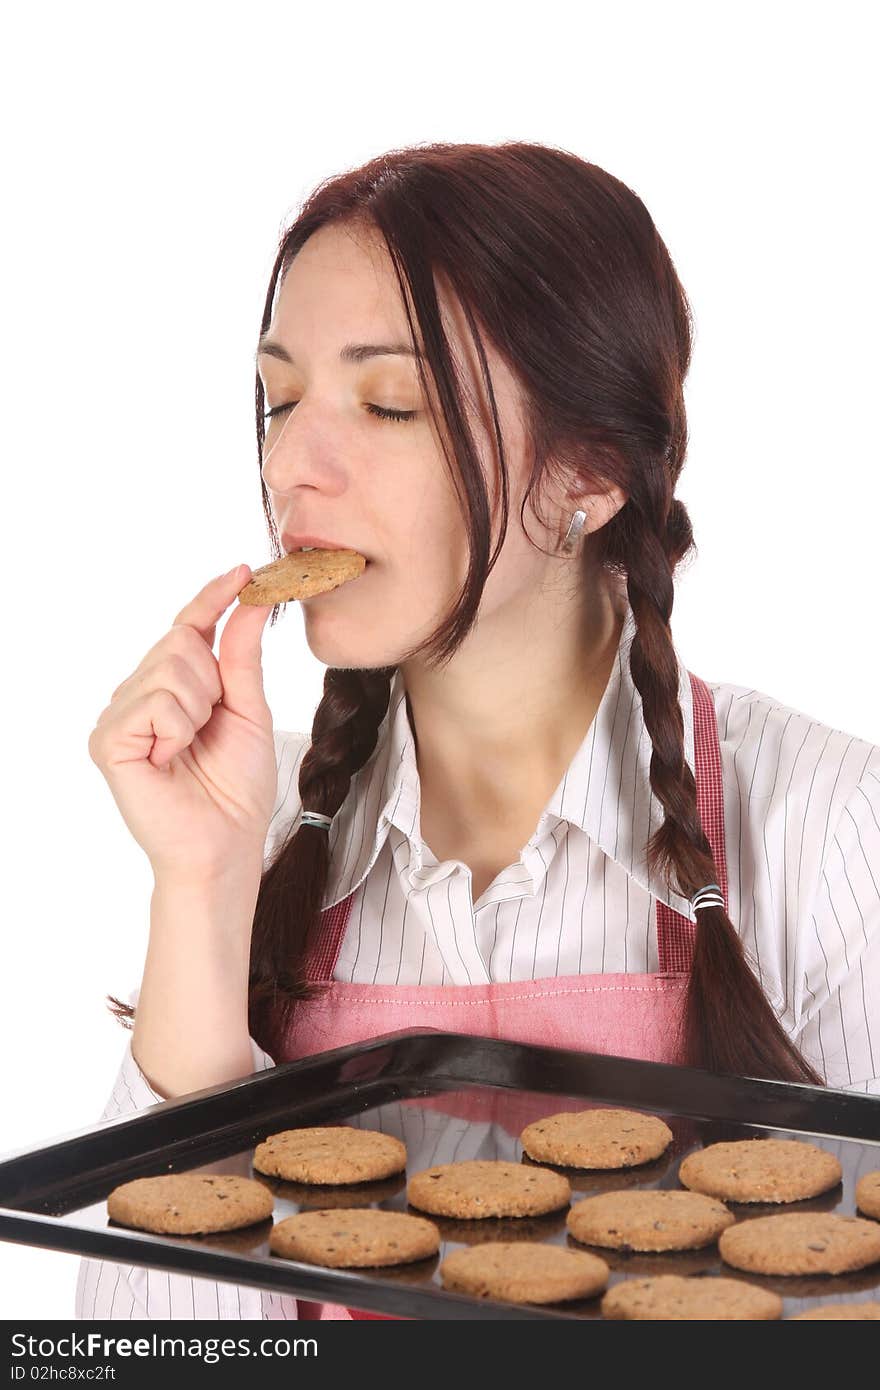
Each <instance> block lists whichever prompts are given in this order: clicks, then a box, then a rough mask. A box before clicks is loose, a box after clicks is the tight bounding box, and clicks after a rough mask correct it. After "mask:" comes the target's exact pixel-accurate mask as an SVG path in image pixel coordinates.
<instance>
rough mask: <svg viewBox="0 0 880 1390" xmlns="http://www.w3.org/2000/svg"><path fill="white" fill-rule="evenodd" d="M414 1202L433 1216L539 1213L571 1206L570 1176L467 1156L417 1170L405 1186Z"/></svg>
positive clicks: (411, 1201)
mask: <svg viewBox="0 0 880 1390" xmlns="http://www.w3.org/2000/svg"><path fill="white" fill-rule="evenodd" d="M406 1195H407V1197H408V1199H409V1201H410V1203H411V1204H412V1205H413V1206H414V1207H418V1208H419V1210H420V1211H429V1212H431V1214H432V1215H435V1216H459V1217H465V1216H466V1217H471V1218H473V1217H483V1216H540V1215H541V1214H542V1212H545V1211H558V1210H559V1208H560V1207H565V1206H568V1203H569V1201H570V1199H571V1187H570V1185H569V1182H568V1179H567V1178H564V1177H562V1175H561V1174H560V1173H551V1172H550V1170H549V1169H547V1168H526V1167H524V1166H523V1164H521V1163H505V1162H504V1161H502V1160H497V1161H496V1160H493V1159H479V1158H476V1159H467V1160H465V1162H463V1163H439V1164H437V1165H436V1166H435V1167H433V1168H425V1169H424V1170H423V1171H422V1172H421V1173H415V1174H414V1175H413V1177H411V1178H410V1180H409V1182H408V1183H407V1187H406Z"/></svg>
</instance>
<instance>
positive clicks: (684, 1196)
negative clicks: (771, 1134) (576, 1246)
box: [566, 1188, 736, 1250]
mask: <svg viewBox="0 0 880 1390" xmlns="http://www.w3.org/2000/svg"><path fill="white" fill-rule="evenodd" d="M735 1220H736V1217H735V1216H734V1214H733V1212H732V1211H728V1210H727V1207H726V1206H725V1205H724V1204H723V1202H719V1201H718V1200H717V1198H715V1197H705V1196H703V1194H702V1193H701V1192H677V1191H676V1192H668V1191H666V1189H665V1188H664V1189H663V1190H661V1191H659V1192H658V1191H651V1192H634V1191H630V1192H604V1193H602V1194H601V1195H600V1196H598V1197H583V1198H582V1199H581V1200H580V1201H579V1202H578V1203H577V1204H576V1205H575V1206H573V1207H572V1209H571V1211H570V1212H569V1213H568V1219H567V1221H566V1225H567V1226H568V1229H569V1231H570V1232H571V1234H572V1235H573V1236H574V1238H575V1240H579V1241H581V1242H582V1243H583V1244H584V1245H605V1246H609V1247H610V1248H611V1249H613V1250H699V1249H701V1248H702V1246H704V1245H711V1244H712V1242H713V1241H714V1240H717V1239H718V1237H719V1235H720V1234H721V1232H722V1231H723V1230H725V1229H726V1228H727V1227H728V1226H732V1225H733V1223H734V1221H735Z"/></svg>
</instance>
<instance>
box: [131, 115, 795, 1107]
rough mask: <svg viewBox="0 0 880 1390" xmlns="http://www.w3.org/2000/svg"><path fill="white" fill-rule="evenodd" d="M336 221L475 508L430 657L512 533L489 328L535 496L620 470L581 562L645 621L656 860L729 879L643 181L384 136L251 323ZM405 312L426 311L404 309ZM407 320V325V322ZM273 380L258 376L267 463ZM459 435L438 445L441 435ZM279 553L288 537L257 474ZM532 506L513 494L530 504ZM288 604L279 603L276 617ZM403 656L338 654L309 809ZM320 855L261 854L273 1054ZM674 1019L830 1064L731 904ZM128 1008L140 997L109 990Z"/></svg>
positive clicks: (550, 154) (662, 277) (358, 736)
mask: <svg viewBox="0 0 880 1390" xmlns="http://www.w3.org/2000/svg"><path fill="white" fill-rule="evenodd" d="M331 223H345V224H348V225H350V226H351V227H352V228H354V227H355V226H357V225H361V226H364V227H369V228H370V229H372V230H373V231H374V232H378V233H379V235H380V236H381V238H383V239H384V244H385V246H386V247H387V249H388V252H389V255H390V257H391V262H392V264H393V267H394V270H395V272H396V275H397V281H398V284H399V287H400V291H401V298H402V301H403V304H404V307H405V309H406V314H407V321H408V324H409V328H410V332H411V335H412V341H413V344H414V345H415V346H417V347H418V348H420V349H421V351H422V352H423V353H424V356H425V359H426V361H427V366H428V368H429V370H430V376H431V378H432V380H429V378H428V376H427V374H426V372H425V369H424V367H423V364H422V362H421V360H418V359H417V365H418V369H419V372H420V375H421V379H422V384H423V387H424V388H425V395H426V398H427V399H428V400H429V402H430V401H431V400H432V391H433V390H436V398H437V401H438V403H439V407H440V414H441V416H442V420H439V419H437V416H436V414H435V415H434V419H435V423H436V424H437V426H438V431H439V433H440V435H441V437H442V438H443V439H444V453H445V457H446V466H447V467H448V468H449V470H450V475H451V477H452V481H453V484H454V486H455V487H456V490H457V494H458V497H459V499H460V502H461V508H462V515H463V518H464V521H465V524H466V526H467V531H468V538H469V546H470V563H469V569H468V575H467V579H466V581H465V584H464V586H463V588H462V591H461V592H460V594H459V595H458V596H457V598H456V601H455V603H454V605H453V606H452V607H451V609H450V612H449V614H448V616H447V617H446V619H445V620H444V621H443V623H442V624H441V625H440V626H439V627H438V628H437V630H436V631H435V632H434V633H433V634H432V635H431V637H430V638H428V639H427V640H426V641H425V642H424V643H422V644H421V645H420V646H419V647H417V648H414V649H412V650H411V651H410V652H407V653H406V654H405V656H401V658H400V660H401V661H403V660H408V659H409V658H410V657H411V656H412V655H414V654H415V653H416V652H418V653H422V652H424V653H425V657H426V660H427V661H428V662H429V663H430V664H431V665H432V666H433V667H435V668H438V667H441V666H443V665H445V664H446V662H447V661H448V660H449V658H450V657H451V656H452V655H453V654H454V652H455V651H456V650H457V648H458V647H459V646H460V644H461V642H462V641H463V639H464V638H465V636H466V635H467V633H468V631H469V630H470V628H471V626H472V624H473V622H474V620H475V618H476V615H477V612H478V609H479V606H480V600H481V596H482V593H483V587H484V584H485V582H486V578H487V575H488V573H489V570H490V569H491V567H492V565H493V564H494V562H495V558H496V556H497V553H498V550H499V549H500V546H501V543H502V541H503V539H504V535H505V532H506V526H507V520H508V507H509V484H508V473H507V465H506V460H505V455H504V446H503V441H502V438H501V428H500V423H499V420H498V413H497V409H496V405H495V398H494V394H493V391H492V383H491V378H490V376H489V370H488V365H487V362H486V356H485V352H484V348H483V341H482V338H481V332H483V333H485V334H486V335H488V338H489V340H490V341H491V342H492V343H493V344H494V346H495V347H496V349H497V350H498V351H499V352H500V353H501V354H502V356H503V357H504V359H505V361H506V362H507V363H509V365H510V368H511V370H512V371H513V372H514V373H515V375H516V377H517V379H518V382H519V384H520V387H521V390H522V395H523V401H524V408H525V411H526V419H527V423H528V430H527V437H528V439H529V442H530V446H531V448H532V450H533V454H532V457H531V460H530V466H531V473H530V478H529V482H528V487H527V489H526V493H525V496H524V499H523V504H522V506H523V509H524V508H525V505H526V502H527V501H528V500H529V498H530V496H531V495H532V494H533V493H535V494H537V495H540V493H541V489H542V485H543V484H544V483H546V481H547V478H548V476H549V472H550V469H551V468H552V469H553V470H554V471H555V472H556V473H557V475H558V476H559V477H561V478H562V479H563V480H564V483H565V486H566V487H567V488H568V489H569V490H570V491H571V493H572V494H573V495H577V494H579V493H580V494H584V493H590V492H596V491H601V490H604V489H605V488H607V487H608V486H610V485H614V484H616V485H618V486H619V487H620V488H621V489H622V490H623V492H624V493H625V494H626V496H627V501H626V503H625V505H624V506H623V507H622V508H621V509H620V510H619V511H618V512H617V513H616V515H615V516H614V517H613V518H612V519H611V520H610V521H609V522H607V524H606V525H605V526H603V527H602V528H601V529H600V530H599V531H597V532H594V533H593V534H591V535H589V536H588V537H587V540H586V543H585V546H584V550H585V555H584V564H585V565H586V564H587V563H588V562H589V564H590V565H591V566H598V567H599V568H600V569H602V570H605V571H607V573H608V574H609V575H616V576H619V577H620V578H621V579H622V580H625V584H626V591H627V595H628V599H629V603H630V606H631V608H632V611H633V615H634V618H635V625H636V626H635V633H634V636H633V641H632V646H631V649H630V670H631V673H632V679H633V682H634V684H635V686H636V689H637V690H638V692H639V695H640V696H641V700H642V706H643V714H644V721H645V726H646V728H647V731H648V734H649V736H650V739H651V743H652V748H653V752H652V756H651V764H650V779H651V787H652V789H653V792H654V794H655V796H656V797H657V798H658V800H659V801H660V803H661V805H662V806H663V809H664V812H665V819H664V820H663V823H662V824H661V825H660V826H659V828H658V829H657V830H656V831H655V833H654V834H653V835H652V836H651V839H650V841H649V843H648V846H647V858H648V865H649V868H650V870H651V871H652V872H655V871H656V870H657V869H659V870H660V871H661V873H662V874H663V875H664V876H665V879H666V882H667V883H668V884H669V885H670V886H671V887H673V888H674V890H675V891H676V892H678V893H680V894H681V895H683V896H684V897H686V898H690V897H691V896H692V895H693V894H694V893H695V892H696V890H697V889H698V888H701V887H703V886H704V885H705V884H707V883H717V882H718V871H717V869H716V866H715V863H714V860H713V857H712V853H711V849H710V847H709V842H708V840H707V839H706V836H705V834H704V832H703V828H702V825H701V822H700V818H699V815H698V811H697V801H696V787H695V784H694V778H693V774H692V773H691V770H690V768H689V767H688V765H687V762H686V761H685V756H684V724H683V718H682V712H681V708H680V705H679V700H678V679H679V673H678V664H677V658H676V654H675V650H674V647H673V642H672V634H671V631H670V617H671V614H672V606H673V602H674V596H675V590H674V584H673V576H674V574H675V570H676V568H677V566H678V565H679V563H680V561H681V560H682V559H683V558H684V557H685V556H686V555H687V554H688V553H689V552H690V551H692V550H694V549H695V547H694V542H693V533H692V530H691V523H690V519H689V517H688V514H687V511H686V509H685V507H684V505H683V503H682V502H681V501H680V500H679V499H678V498H676V497H674V495H673V494H674V492H675V486H676V483H677V481H678V477H679V474H680V473H681V469H682V466H683V463H684V458H685V452H686V446H687V422H686V416H685V406H684V397H683V387H684V381H685V377H686V375H687V372H688V368H689V365H690V358H691V350H692V314H691V310H690V306H689V304H688V301H687V298H686V295H685V292H684V289H683V287H682V285H681V283H680V281H679V278H678V276H677V274H676V271H675V268H674V266H673V263H672V259H671V257H670V255H669V252H668V251H667V249H666V246H665V245H664V243H663V241H662V240H661V238H660V235H659V233H658V231H657V228H656V227H655V225H654V223H653V221H652V219H651V216H650V214H649V213H648V211H647V209H646V207H645V205H644V204H643V202H642V201H641V199H640V198H639V197H638V196H637V195H636V194H635V193H634V192H633V191H632V190H631V189H630V188H628V187H627V186H626V184H624V183H622V182H621V181H620V180H619V179H616V178H614V177H612V175H610V174H608V173H606V172H605V171H604V170H603V169H601V168H599V167H598V166H597V165H595V164H589V163H587V162H585V161H584V160H583V159H581V158H579V157H578V156H577V155H575V154H572V153H570V152H568V151H566V150H563V149H558V148H553V147H549V146H546V145H542V144H534V143H526V142H519V141H517V142H508V143H504V144H499V145H479V144H430V145H424V146H416V147H414V148H410V149H402V150H394V151H391V152H389V153H387V154H383V155H381V156H379V157H377V158H375V159H373V160H370V161H369V162H368V163H367V164H365V165H363V166H362V167H360V168H358V169H355V170H352V171H350V172H346V173H343V174H341V175H339V176H338V177H336V178H333V179H330V180H328V181H327V182H326V183H323V184H322V185H320V186H319V187H318V188H317V189H316V190H315V192H314V193H312V195H311V196H310V197H309V198H308V200H307V201H306V203H305V205H304V206H303V208H302V211H301V212H300V214H299V216H298V217H297V218H296V220H295V221H294V223H293V224H292V226H291V227H290V228H289V229H288V230H287V231H286V232H285V233H284V235H283V237H282V240H281V244H280V247H279V250H278V254H277V257H276V261H275V265H274V268H273V270H272V275H271V279H270V282H269V288H268V292H267V295H266V302H265V308H264V311H263V317H262V323H261V332H263V333H265V332H266V330H267V329H268V327H269V323H270V321H271V317H272V307H273V304H274V298H275V294H276V289H277V288H278V285H279V282H280V280H282V279H283V276H284V274H285V272H286V270H287V268H288V267H289V265H290V263H291V261H292V260H293V258H294V257H295V256H296V254H297V252H298V251H299V250H300V249H301V248H302V246H303V245H304V244H305V242H306V241H307V240H308V238H309V237H310V236H311V235H312V234H313V233H314V232H316V231H317V230H318V229H319V228H321V227H324V226H327V225H328V224H331ZM438 280H440V281H442V282H443V284H444V286H448V287H449V288H450V289H451V290H452V292H453V293H454V295H455V296H456V297H457V299H458V301H459V303H460V304H461V306H462V309H463V311H464V313H465V316H466V318H467V322H468V325H469V327H470V331H471V333H472V334H473V339H474V345H475V348H476V351H477V354H478V357H479V360H480V363H481V366H482V373H483V379H484V383H485V386H486V392H487V395H488V398H489V401H490V404H491V410H492V418H493V421H494V429H495V438H496V442H497V451H498V461H499V477H500V484H501V498H502V507H501V533H500V537H499V540H498V543H497V546H496V549H495V552H494V553H493V554H492V555H491V556H490V555H489V540H490V534H491V522H492V516H491V507H490V499H489V497H488V495H487V489H486V485H485V479H484V476H483V471H482V468H481V464H480V458H479V455H478V453H477V450H476V448H475V445H474V441H473V439H472V437H471V434H470V431H469V428H468V425H467V423H466V419H465V408H464V406H463V404H462V395H461V394H460V389H459V383H458V380H457V377H456V372H455V369H454V366H453V362H452V359H451V357H450V354H449V349H448V344H447V341H446V337H445V334H444V330H443V326H442V321H441V316H440V310H439V305H438V299H437V283H438ZM414 320H415V323H414ZM416 325H417V327H416ZM263 410H264V399H263V388H262V382H261V380H260V377H259V374H257V377H256V423H257V445H258V449H257V451H258V460H259V465H260V468H261V470H262V462H263V441H264V421H263ZM446 441H448V444H447V442H446ZM261 486H262V496H263V510H264V512H265V515H266V520H267V524H268V528H269V535H270V540H271V545H272V553H273V556H275V557H276V558H277V557H280V555H281V554H282V553H283V552H282V548H281V545H280V542H279V538H278V533H277V529H276V527H275V522H274V517H273V514H272V509H271V505H270V501H269V496H268V493H267V490H266V487H265V483H263V482H262V476H261ZM521 516H522V510H521ZM277 614H278V609H277V608H276V609H275V610H274V611H273V613H272V618H271V621H272V623H274V622H275V619H276V617H277ZM394 672H395V668H394V667H385V668H381V669H369V670H364V669H353V670H352V669H334V668H328V670H327V671H326V674H325V678H324V693H323V697H322V699H321V703H320V705H319V706H318V709H317V711H316V713H315V717H314V723H313V725H312V731H311V743H310V746H309V748H308V750H307V752H306V753H305V755H304V757H303V759H302V763H301V767H300V774H299V793H300V797H301V801H302V805H303V807H304V808H306V809H308V810H312V811H321V812H323V813H324V814H326V815H329V816H333V815H335V813H336V812H337V811H338V810H339V808H340V806H341V805H342V803H343V801H344V800H345V798H346V795H347V794H348V791H349V787H350V784H351V779H352V777H353V776H354V774H355V773H356V772H357V771H358V770H359V769H360V768H361V767H363V765H364V764H365V762H366V761H367V760H368V758H369V757H370V755H371V754H372V752H373V750H374V749H375V747H376V743H377V738H378V734H379V729H380V725H381V723H382V720H383V718H384V716H385V714H386V712H387V710H388V703H389V694H390V687H391V680H392V677H393V675H394ZM327 873H328V837H327V834H326V832H325V831H323V830H319V829H316V828H315V827H313V826H309V825H300V827H299V828H298V829H297V831H296V833H295V834H293V835H292V836H289V837H288V838H287V839H286V840H282V842H281V843H280V844H279V845H278V846H277V847H276V849H275V850H274V852H273V854H272V856H271V859H270V860H269V861H268V862H267V864H266V866H265V868H264V872H263V876H262V881H261V885H260V890H259V895H258V899H257V905H256V911H255V915H254V923H253V935H252V942H251V963H250V997H249V1019H250V1028H251V1032H252V1034H253V1036H254V1037H255V1038H257V1040H258V1041H259V1042H260V1043H261V1045H262V1046H263V1047H264V1048H265V1049H266V1050H267V1051H269V1052H270V1053H271V1054H272V1055H273V1056H276V1057H279V1058H280V1055H281V1053H282V1048H283V1039H284V1036H285V1034H286V1031H287V1029H288V1026H289V1023H290V1018H291V1011H292V1010H293V1009H295V1007H296V1001H297V1000H298V999H303V998H307V997H311V996H312V995H314V994H315V993H316V992H319V990H320V988H321V987H319V986H317V987H316V986H308V985H306V983H305V981H304V979H303V961H304V957H305V953H306V949H307V946H309V945H311V943H312V941H313V933H314V932H315V930H316V928H317V927H318V924H319V922H320V914H321V907H322V903H323V895H324V890H325V886H326V882H327ZM697 919H698V920H697V928H696V936H695V947H694V955H693V962H692V967H691V971H690V977H689V984H688V990H687V1002H686V1008H685V1016H684V1030H683V1038H682V1042H683V1047H684V1056H685V1057H686V1058H687V1060H689V1061H690V1062H691V1063H692V1064H694V1065H698V1066H704V1067H707V1068H709V1069H711V1070H715V1071H719V1072H733V1073H738V1074H744V1075H751V1076H759V1077H768V1078H774V1079H778V1080H791V1081H811V1082H821V1080H822V1078H821V1077H820V1076H819V1075H818V1074H817V1073H816V1072H815V1071H814V1070H813V1068H812V1067H811V1066H810V1065H809V1064H808V1063H807V1061H806V1060H805V1059H804V1058H803V1057H802V1056H801V1054H800V1053H799V1052H798V1050H797V1048H796V1047H795V1046H794V1044H793V1043H792V1042H791V1041H790V1040H789V1038H788V1037H787V1035H786V1033H785V1032H784V1030H783V1028H782V1026H781V1025H780V1023H779V1021H778V1019H777V1018H776V1015H775V1013H774V1012H773V1009H772V1008H771V1006H770V1004H769V1003H768V1001H767V999H766V997H765V995H764V993H763V991H762V989H761V987H760V985H759V983H758V981H757V979H756V977H755V975H754V974H753V973H752V970H751V968H750V965H749V963H748V961H747V959H746V956H745V954H744V951H743V947H742V943H741V941H740V938H739V936H738V934H737V931H736V929H735V927H734V926H733V924H732V922H731V921H730V919H729V917H728V916H727V914H726V913H725V912H724V910H723V909H722V908H720V907H706V908H702V909H700V910H699V912H698V913H697ZM114 1004H115V1005H116V1006H117V1007H116V1008H115V1009H114V1011H115V1012H117V1013H120V1012H121V1013H122V1014H125V1015H127V1016H128V1017H131V1016H133V1011H132V1010H131V1009H130V1008H129V1007H128V1006H127V1005H121V1006H120V1005H119V1001H118V1000H115V1001H114Z"/></svg>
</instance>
